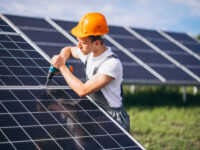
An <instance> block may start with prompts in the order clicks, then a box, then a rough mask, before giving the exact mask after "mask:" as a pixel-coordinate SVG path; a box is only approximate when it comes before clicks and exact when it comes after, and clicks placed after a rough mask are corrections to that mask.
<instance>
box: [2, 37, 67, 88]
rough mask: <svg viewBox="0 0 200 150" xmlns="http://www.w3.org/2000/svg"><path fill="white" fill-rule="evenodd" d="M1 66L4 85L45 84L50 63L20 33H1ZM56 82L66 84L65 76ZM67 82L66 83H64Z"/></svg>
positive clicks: (56, 78) (58, 77)
mask: <svg viewBox="0 0 200 150" xmlns="http://www.w3.org/2000/svg"><path fill="white" fill-rule="evenodd" d="M0 45H1V47H0V62H1V63H0V68H1V70H2V71H1V76H0V79H1V83H2V84H3V85H5V86H6V85H10V86H11V85H12V86H16V85H23V86H27V85H44V84H45V82H46V76H47V72H48V68H49V66H50V64H49V63H48V61H46V60H45V59H44V58H43V57H42V56H41V55H40V54H39V53H38V52H37V51H36V50H34V49H33V48H32V47H31V46H30V45H29V44H28V43H27V42H26V41H25V40H24V39H23V38H22V37H21V36H19V35H9V34H7V35H5V34H2V35H0ZM54 80H56V81H57V83H56V82H55V83H56V84H59V85H66V82H65V81H64V79H63V77H61V76H57V77H55V78H54ZM64 83H65V84H64Z"/></svg>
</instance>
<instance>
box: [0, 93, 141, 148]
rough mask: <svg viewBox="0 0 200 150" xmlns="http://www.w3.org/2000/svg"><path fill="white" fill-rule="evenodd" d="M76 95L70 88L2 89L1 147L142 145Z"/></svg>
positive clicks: (95, 107)
mask: <svg viewBox="0 0 200 150" xmlns="http://www.w3.org/2000/svg"><path fill="white" fill-rule="evenodd" d="M70 94H72V95H70ZM57 96H59V97H57ZM73 97H75V96H74V92H73V91H72V90H70V89H69V90H63V89H60V90H59V89H7V90H5V89H1V90H0V119H1V122H0V127H1V130H0V149H7V148H10V149H21V148H23V149H24V148H27V149H49V150H51V149H52V150H55V149H77V150H79V149H137V150H139V149H142V147H141V146H140V145H138V143H137V142H136V141H134V140H133V139H132V138H131V137H130V136H127V134H126V133H125V132H123V131H122V130H121V129H120V128H119V127H118V126H117V125H116V124H115V123H113V121H112V120H110V118H109V117H108V116H107V115H105V114H104V113H103V112H102V111H101V110H99V108H98V107H97V106H96V105H95V104H94V103H92V102H91V101H90V100H88V99H86V98H84V99H80V98H77V99H74V98H73ZM13 133H15V134H13Z"/></svg>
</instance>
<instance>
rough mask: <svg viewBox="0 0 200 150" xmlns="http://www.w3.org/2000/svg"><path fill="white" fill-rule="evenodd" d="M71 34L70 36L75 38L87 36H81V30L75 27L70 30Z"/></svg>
mask: <svg viewBox="0 0 200 150" xmlns="http://www.w3.org/2000/svg"><path fill="white" fill-rule="evenodd" d="M71 33H72V35H74V36H75V37H86V36H89V35H87V34H83V33H82V32H81V29H80V27H79V26H78V25H77V26H76V27H74V28H73V29H72V30H71Z"/></svg>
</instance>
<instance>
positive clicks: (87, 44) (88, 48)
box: [77, 37, 95, 55]
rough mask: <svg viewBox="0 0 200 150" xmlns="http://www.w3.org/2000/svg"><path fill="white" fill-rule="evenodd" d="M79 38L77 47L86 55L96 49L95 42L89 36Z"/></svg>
mask: <svg viewBox="0 0 200 150" xmlns="http://www.w3.org/2000/svg"><path fill="white" fill-rule="evenodd" d="M77 40H78V44H77V47H78V48H80V50H81V52H82V53H83V54H84V55H87V54H89V53H90V52H92V51H94V50H95V47H94V43H92V41H91V39H90V38H89V37H83V38H77Z"/></svg>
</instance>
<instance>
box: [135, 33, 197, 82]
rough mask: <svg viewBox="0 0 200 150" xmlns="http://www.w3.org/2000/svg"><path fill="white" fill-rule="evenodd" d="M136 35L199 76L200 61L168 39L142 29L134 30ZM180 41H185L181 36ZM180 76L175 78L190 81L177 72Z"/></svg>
mask: <svg viewBox="0 0 200 150" xmlns="http://www.w3.org/2000/svg"><path fill="white" fill-rule="evenodd" d="M134 30H135V31H136V32H137V33H139V34H140V35H142V36H143V37H145V38H146V39H147V40H149V41H150V42H152V43H153V44H154V45H156V46H157V47H158V48H160V49H161V50H163V51H164V52H165V53H167V54H168V55H169V56H171V57H172V58H173V59H175V60H176V61H178V62H179V63H180V64H182V65H183V66H185V67H186V68H188V69H189V70H190V71H192V72H193V73H195V74H196V75H197V76H200V61H199V60H198V59H197V58H195V57H193V56H192V55H190V54H189V53H187V52H186V51H184V50H183V49H182V48H181V47H179V46H177V45H176V44H174V43H172V42H171V41H169V40H168V39H166V38H165V37H164V36H162V35H161V34H159V33H158V32H157V31H153V30H144V29H134ZM182 39H186V38H185V36H183V38H182ZM177 71H178V70H177ZM177 71H174V73H176V74H177ZM179 72H180V75H178V76H177V77H179V76H180V77H181V74H182V77H183V79H184V80H190V78H187V77H186V75H185V73H183V72H182V73H181V71H180V70H179Z"/></svg>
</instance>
